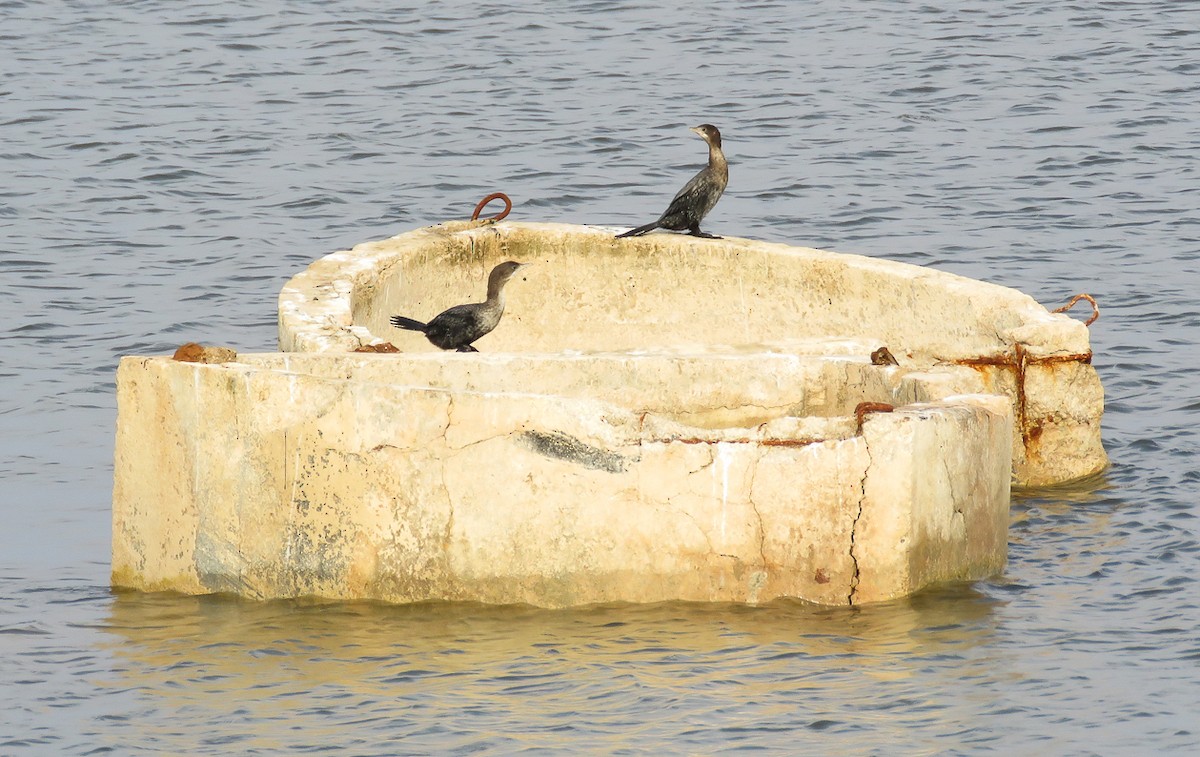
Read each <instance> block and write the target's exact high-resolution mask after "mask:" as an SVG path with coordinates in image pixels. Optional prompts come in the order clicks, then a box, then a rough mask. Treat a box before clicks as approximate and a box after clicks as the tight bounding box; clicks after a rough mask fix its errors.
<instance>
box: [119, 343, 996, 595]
mask: <svg viewBox="0 0 1200 757" xmlns="http://www.w3.org/2000/svg"><path fill="white" fill-rule="evenodd" d="M596 361H599V364H597V362H596ZM672 374H673V375H686V376H687V377H688V379H689V380H688V381H687V382H674V383H665V382H663V381H662V380H661V379H662V377H663V376H665V375H672ZM895 374H896V370H895V369H894V368H883V367H878V366H873V365H870V364H869V363H867V362H866V361H865V360H862V359H861V358H860V359H850V358H846V359H841V360H831V359H827V358H822V359H815V358H807V359H806V358H803V357H798V356H795V355H785V354H771V353H763V354H753V353H752V354H746V355H741V356H734V355H726V356H724V357H721V358H718V359H715V360H714V359H709V358H702V357H700V356H696V355H692V356H686V355H657V356H656V355H641V356H637V357H634V356H629V355H608V356H592V358H591V359H589V360H587V361H584V360H580V359H578V358H571V357H569V356H561V355H559V356H536V355H481V356H452V357H448V356H443V355H423V356H419V357H418V356H414V359H413V360H410V361H404V362H398V361H396V360H395V359H394V357H393V356H388V355H264V356H242V357H240V358H239V362H236V363H225V364H220V365H200V364H193V363H180V362H176V361H172V360H168V359H165V358H125V359H123V360H122V362H121V367H120V370H119V374H118V386H119V389H118V406H119V417H118V435H117V450H118V453H117V459H116V490H115V494H114V528H113V582H114V584H116V585H119V586H127V587H133V588H138V589H144V590H159V589H171V590H177V591H184V592H191V593H204V592H221V591H228V592H234V593H237V594H240V595H243V596H248V597H256V598H272V597H295V596H306V595H316V596H322V597H333V598H347V599H351V598H353V599H362V598H371V599H380V600H386V601H394V602H411V601H417V600H426V599H452V600H477V601H484V602H495V603H516V602H523V603H530V604H534V605H540V606H547V607H561V606H568V605H577V604H587V603H595V602H608V601H631V602H649V601H659V600H672V599H676V600H701V601H738V602H763V601H767V600H770V599H773V598H776V597H783V596H787V597H798V598H802V599H806V600H810V601H813V602H819V603H823V604H841V605H845V604H855V603H859V602H869V601H877V600H884V599H889V598H892V597H897V596H901V595H904V594H908V593H911V592H913V591H916V590H918V589H920V588H921V587H923V586H926V585H928V584H930V583H932V582H938V581H945V580H953V579H974V578H980V577H983V576H987V575H991V574H993V573H995V572H996V571H998V570H1000V569H1001V568H1002V567H1003V565H1004V561H1005V555H1006V540H1007V528H1008V502H1009V479H1010V475H1009V470H1010V466H1011V457H1010V450H1011V446H1010V445H1009V443H1008V440H1009V438H1010V434H1011V428H1012V415H1011V410H1010V408H1009V404H1008V402H1007V401H1006V400H1005V399H1004V398H1002V397H997V396H985V395H976V396H962V397H954V398H947V399H946V400H943V401H941V402H936V403H927V404H917V405H912V406H909V407H905V408H900V409H897V410H896V411H895V412H892V413H876V414H868V415H866V416H865V417H864V420H863V424H862V429H861V432H860V431H859V430H858V428H857V423H856V420H855V418H854V417H853V408H854V406H855V405H856V404H857V402H859V401H862V399H863V398H864V397H866V398H876V399H890V398H892V397H893V396H894V393H895V392H896V391H899V390H900V386H901V382H900V381H899V380H898V379H897V377H896V376H895ZM590 375H601V376H604V377H607V380H608V381H609V383H608V385H607V386H606V385H605V382H604V381H595V382H592V386H591V387H590V389H589V388H588V376H590ZM537 376H541V377H542V381H543V382H544V381H546V380H547V378H546V377H555V379H554V383H555V384H556V385H559V386H571V385H572V382H573V381H574V382H576V384H575V385H576V389H575V390H573V391H572V390H567V391H565V392H564V393H563V394H561V395H559V396H549V395H544V394H536V393H530V392H529V391H526V392H520V391H519V390H517V389H515V388H505V389H502V390H497V391H491V392H483V391H479V390H478V389H471V388H462V386H461V384H462V383H463V382H467V381H469V382H470V383H471V384H473V385H476V386H492V385H501V386H503V385H507V384H510V383H512V382H522V381H523V382H525V383H526V385H527V387H536V384H537V383H538V382H537V381H536V380H535V377H537ZM414 384H417V385H414ZM449 385H455V386H457V388H455V389H454V390H450V389H449V388H446V387H447V386H449ZM572 394H573V395H574V396H570V395H572ZM589 394H595V395H598V396H601V397H608V398H609V400H608V401H606V400H605V399H596V398H590V397H588V396H585V395H589ZM616 394H620V395H621V397H620V400H619V401H613V400H614V399H615V397H613V395H616ZM684 395H686V396H689V397H692V398H694V399H695V401H694V403H692V404H691V405H689V404H688V403H684V402H683V401H682V398H683V396H684ZM680 407H691V411H690V412H689V414H688V417H686V418H681V417H680V416H679V414H678V412H677V410H678V409H679V408H680Z"/></svg>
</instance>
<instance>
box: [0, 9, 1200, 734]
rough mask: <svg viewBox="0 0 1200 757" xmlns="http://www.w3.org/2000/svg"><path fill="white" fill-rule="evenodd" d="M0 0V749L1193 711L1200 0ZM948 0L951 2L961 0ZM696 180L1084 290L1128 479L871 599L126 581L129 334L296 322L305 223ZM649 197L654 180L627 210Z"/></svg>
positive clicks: (1118, 718) (1151, 715)
mask: <svg viewBox="0 0 1200 757" xmlns="http://www.w3.org/2000/svg"><path fill="white" fill-rule="evenodd" d="M649 5H651V4H641V3H636V4H635V3H620V2H617V3H610V2H596V1H591V2H585V1H577V2H570V1H567V2H561V3H544V4H543V3H519V4H518V3H512V4H505V3H482V4H481V3H466V2H457V1H453V2H443V3H437V4H433V3H430V4H411V5H406V4H404V3H403V2H400V3H375V2H369V3H368V2H364V3H349V2H331V3H323V4H316V3H300V2H292V3H286V4H281V5H276V4H267V3H250V2H232V1H230V2H209V3H203V2H194V3H186V4H184V3H168V2H163V0H143V1H141V2H119V3H104V2H73V3H42V2H22V1H21V0H0V45H2V49H3V51H4V54H3V56H2V58H3V62H2V63H0V177H2V178H3V180H2V181H0V316H3V317H2V319H0V333H3V335H4V339H3V357H2V358H0V380H2V381H3V383H2V384H0V386H2V387H3V392H0V481H2V487H3V488H2V489H0V492H2V494H0V513H2V514H3V518H4V527H3V528H2V529H0V754H5V755H8V754H14V755H25V754H29V755H45V754H102V753H113V754H147V753H155V752H158V753H164V754H268V753H308V752H336V753H345V754H397V753H410V752H412V753H423V752H424V753H427V752H445V751H450V750H454V751H484V752H494V753H509V752H515V751H520V750H534V751H538V750H541V751H547V752H560V751H576V752H588V753H643V752H652V753H668V754H670V753H710V752H714V751H724V750H733V749H747V750H748V749H752V748H767V749H769V750H771V751H774V752H781V753H813V754H870V753H875V754H880V753H908V754H926V753H942V752H946V751H950V752H970V753H976V752H984V751H992V752H996V753H1003V754H1051V753H1101V754H1151V753H1156V752H1167V751H1175V752H1179V753H1194V752H1195V751H1197V750H1200V720H1198V716H1197V712H1200V631H1198V630H1197V629H1198V628H1200V612H1198V609H1197V608H1198V604H1200V591H1198V589H1197V581H1196V575H1197V555H1198V543H1197V532H1196V529H1197V522H1196V499H1197V498H1196V490H1197V481H1198V479H1200V474H1198V473H1197V470H1196V463H1195V461H1196V452H1197V438H1196V432H1195V423H1196V421H1197V415H1198V414H1200V389H1198V388H1197V380H1196V376H1195V369H1196V368H1197V367H1198V363H1200V351H1198V350H1197V327H1198V326H1200V304H1198V298H1197V291H1198V290H1200V274H1198V270H1197V268H1198V259H1200V210H1197V206H1198V205H1200V183H1198V181H1197V179H1198V176H1197V159H1198V156H1200V78H1198V76H1200V62H1198V61H1200V5H1198V4H1196V3H1192V2H1180V1H1178V0H1137V1H1131V2H1116V1H1113V2H1089V3H1078V4H1063V3H1044V2H1033V1H1032V0H1031V1H1029V2H1017V1H1015V0H989V1H987V2H985V1H983V0H967V1H966V2H961V3H954V4H937V3H931V4H928V5H924V6H923V5H920V4H918V3H909V2H902V1H901V0H887V1H885V0H857V1H854V2H851V0H840V1H839V0H828V1H822V0H815V1H814V2H808V3H800V2H790V1H788V2H784V1H782V0H781V1H780V2H766V1H764V2H726V3H720V4H716V3H713V4H707V3H684V2H679V1H678V0H663V1H661V2H658V3H654V4H652V5H653V6H654V9H653V10H651V9H649V8H648V7H645V6H649ZM950 8H953V10H950ZM703 121H710V122H712V123H715V124H717V125H718V126H720V127H721V129H722V131H723V133H724V136H725V143H726V148H727V152H728V154H729V159H730V162H731V174H732V178H731V183H730V189H729V192H728V193H727V194H726V196H725V198H724V199H722V201H721V203H720V204H719V205H718V206H717V209H716V210H715V211H714V212H713V214H712V215H711V216H710V218H709V220H708V221H707V222H706V225H705V228H706V230H708V231H711V232H714V233H718V234H729V235H737V236H750V237H759V238H765V239H770V240H777V241H786V242H791V243H796V244H807V245H814V246H820V247H828V248H833V249H838V250H844V251H852V252H860V253H864V254H867V255H873V256H878V257H883V258H891V259H897V260H904V261H908V262H912V263H918V264H922V265H930V266H934V267H937V268H941V269H944V270H949V271H954V272H957V273H962V274H966V275H969V276H974V277H977V278H982V279H986V280H989V281H994V282H997V283H1001V284H1006V285H1010V286H1015V287H1018V288H1020V289H1022V290H1024V291H1027V292H1029V293H1030V294H1031V295H1033V296H1034V297H1036V298H1037V299H1038V300H1039V301H1041V302H1043V303H1046V304H1048V305H1055V304H1058V303H1061V302H1063V301H1065V300H1066V299H1067V298H1068V297H1069V296H1070V295H1072V294H1074V293H1076V292H1080V291H1086V292H1090V293H1092V294H1093V295H1095V296H1096V297H1097V298H1098V299H1099V301H1100V304H1101V307H1102V308H1103V316H1102V317H1101V320H1100V321H1099V322H1098V323H1097V324H1095V325H1094V326H1093V328H1092V341H1093V347H1094V349H1095V351H1096V360H1095V364H1096V367H1097V368H1098V370H1099V371H1100V374H1101V376H1102V378H1103V380H1104V383H1105V387H1106V391H1107V395H1108V396H1107V400H1108V404H1107V414H1106V416H1105V444H1106V446H1107V448H1108V450H1109V453H1110V454H1111V456H1112V460H1113V466H1112V468H1111V469H1110V470H1109V471H1108V472H1107V474H1105V475H1104V476H1103V477H1101V478H1098V479H1096V480H1092V481H1089V482H1085V483H1083V484H1077V485H1073V486H1071V487H1066V488H1062V489H1058V490H1041V491H1036V492H1031V493H1027V494H1025V495H1021V496H1018V497H1017V498H1016V499H1015V501H1014V506H1013V518H1012V531H1011V544H1010V547H1011V548H1010V556H1009V558H1010V559H1009V565H1008V568H1007V570H1006V571H1005V573H1004V574H1003V575H1001V576H997V577H995V578H994V579H992V580H989V581H985V582H981V583H979V584H976V585H974V586H969V587H968V586H957V587H947V588H944V589H942V590H938V591H933V592H929V593H926V594H923V595H921V596H918V597H916V598H913V599H911V600H907V601H902V602H895V603H890V604H886V605H880V606H873V607H865V608H861V609H855V610H843V609H820V608H812V607H809V606H805V605H800V604H792V603H776V604H772V605H770V606H767V607H761V608H745V607H734V606H724V605H721V606H699V605H658V606H649V607H640V606H621V607H604V608H593V609H581V610H572V611H561V612H549V611H539V610H532V609H527V608H526V609H521V608H517V609H514V608H489V607H481V606H474V605H450V606H446V605H418V606H410V607H384V606H377V605H368V604H363V605H322V604H311V603H308V604H306V603H266V604H254V603H245V602H239V601H234V600H230V599H226V598H211V597H209V598H182V597H175V596H159V595H140V594H115V595H114V594H113V593H111V592H110V591H109V589H108V550H109V530H108V529H109V513H110V506H111V494H110V492H111V484H112V467H111V455H112V439H113V421H114V416H115V413H114V386H113V375H114V369H115V366H116V362H117V358H118V356H120V355H123V354H127V353H161V352H168V351H170V350H172V349H174V347H175V346H177V345H178V344H179V343H181V342H183V341H188V340H198V341H206V342H215V343H220V344H229V345H232V346H235V347H237V348H238V349H241V350H244V351H251V350H270V349H272V348H274V346H275V297H276V295H277V293H278V290H279V288H280V286H281V285H282V284H283V283H284V282H285V281H286V280H287V278H289V277H290V276H291V275H292V274H294V273H295V272H296V271H297V270H299V269H300V268H301V267H302V266H303V265H305V264H307V263H308V262H309V261H311V260H312V259H314V258H316V257H318V256H320V255H322V254H325V253H327V252H330V251H333V250H335V249H340V248H344V247H347V246H350V245H353V244H355V243H357V242H360V241H364V240H366V239H372V238H381V237H385V236H390V235H392V234H395V233H399V232H401V231H405V230H408V229H410V228H413V227H417V226H422V225H427V224H431V223H436V222H439V221H443V220H447V219H451V218H461V217H464V216H465V215H467V214H468V213H469V212H470V209H471V208H472V206H473V205H474V203H475V201H476V200H478V199H479V198H480V197H481V196H482V195H484V194H486V193H488V192H490V191H492V190H495V189H503V190H504V191H506V192H508V193H509V194H510V195H512V197H513V198H514V200H515V202H516V210H515V211H514V215H513V217H514V218H515V219H517V220H557V221H569V222H579V223H597V224H612V225H634V224H636V223H642V222H645V221H647V220H650V217H652V216H653V215H654V214H656V213H657V212H658V211H659V210H661V209H662V206H664V204H665V201H666V200H667V199H668V198H669V197H670V196H671V194H672V193H673V192H674V191H675V190H676V189H677V188H678V187H679V185H680V184H681V183H682V182H683V181H684V180H685V179H686V178H687V176H689V175H690V174H691V172H692V171H694V170H695V169H696V167H697V166H698V165H700V164H701V163H702V162H703V159H704V152H703V145H702V144H701V143H700V141H699V140H698V139H696V138H695V137H694V136H693V135H691V134H690V133H689V132H688V131H687V130H686V128H685V127H687V126H691V125H694V124H696V123H700V122H703ZM648 208H650V209H652V210H649V211H648V210H647V209H648Z"/></svg>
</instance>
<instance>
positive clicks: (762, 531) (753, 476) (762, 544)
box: [746, 455, 767, 575]
mask: <svg viewBox="0 0 1200 757" xmlns="http://www.w3.org/2000/svg"><path fill="white" fill-rule="evenodd" d="M761 459H762V455H755V456H754V462H753V464H752V467H751V468H750V481H749V482H748V484H747V486H746V499H747V501H748V502H749V503H750V508H751V509H752V510H754V515H755V516H756V517H757V518H758V556H759V559H761V560H762V571H763V574H764V575H765V574H766V572H767V524H766V522H765V521H764V520H763V515H762V513H761V512H759V509H758V505H756V504H755V503H754V482H755V480H757V478H758V463H759V461H760V460H761Z"/></svg>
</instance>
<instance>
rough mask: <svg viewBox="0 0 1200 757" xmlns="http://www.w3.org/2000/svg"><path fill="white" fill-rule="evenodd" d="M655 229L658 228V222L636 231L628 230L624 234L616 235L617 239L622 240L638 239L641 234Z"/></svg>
mask: <svg viewBox="0 0 1200 757" xmlns="http://www.w3.org/2000/svg"><path fill="white" fill-rule="evenodd" d="M657 228H658V221H653V222H652V223H648V224H646V225H645V226H639V227H637V228H636V229H630V230H629V231H627V232H625V233H624V234H617V239H624V238H625V237H640V236H641V235H642V234H645V233H647V232H650V231H654V230H655V229H657Z"/></svg>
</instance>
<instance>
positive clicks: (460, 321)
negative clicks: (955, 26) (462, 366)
mask: <svg viewBox="0 0 1200 757" xmlns="http://www.w3.org/2000/svg"><path fill="white" fill-rule="evenodd" d="M526 265H528V263H515V262H513V261H511V260H510V261H508V262H506V263H501V264H500V265H498V266H496V267H495V268H493V269H492V273H491V275H490V276H488V291H487V300H486V301H484V302H473V303H471V304H469V305H455V306H454V307H452V308H449V309H448V310H444V311H442V312H441V313H438V314H437V315H435V316H434V317H433V320H431V321H430V322H429V323H421V322H420V321H414V320H413V319H412V318H405V317H404V316H402V315H394V316H392V318H391V321H392V325H393V326H395V327H397V328H401V329H406V330H408V331H419V332H421V333H422V334H424V335H425V338H426V339H428V340H429V341H430V342H431V343H432V344H433V345H434V346H435V347H440V348H442V349H443V350H457V351H458V352H478V351H479V350H477V349H475V348H474V347H472V346H471V343H472V342H474V341H475V340H476V339H479V338H480V337H482V336H483V335H485V334H488V333H490V332H491V330H492V329H494V328H496V324H498V323H500V316H502V315H504V285H505V284H507V283H508V280H509V279H510V278H512V275H513V274H514V273H516V272H517V270H518V269H520V268H523V267H525V266H526Z"/></svg>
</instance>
